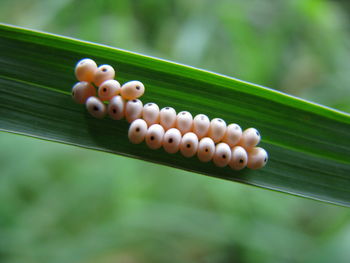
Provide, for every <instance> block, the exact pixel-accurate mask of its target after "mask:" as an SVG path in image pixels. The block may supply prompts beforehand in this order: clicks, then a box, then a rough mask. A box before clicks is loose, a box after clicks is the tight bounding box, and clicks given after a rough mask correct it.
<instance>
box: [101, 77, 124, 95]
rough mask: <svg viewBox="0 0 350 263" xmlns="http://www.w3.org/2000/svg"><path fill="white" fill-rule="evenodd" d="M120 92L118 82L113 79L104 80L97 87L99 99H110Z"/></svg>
mask: <svg viewBox="0 0 350 263" xmlns="http://www.w3.org/2000/svg"><path fill="white" fill-rule="evenodd" d="M119 93H120V84H119V82H118V81H116V80H114V79H109V80H106V81H104V82H103V83H102V84H101V85H100V87H99V88H98V96H99V98H100V99H101V100H110V99H111V98H112V97H114V96H116V95H118V94H119Z"/></svg>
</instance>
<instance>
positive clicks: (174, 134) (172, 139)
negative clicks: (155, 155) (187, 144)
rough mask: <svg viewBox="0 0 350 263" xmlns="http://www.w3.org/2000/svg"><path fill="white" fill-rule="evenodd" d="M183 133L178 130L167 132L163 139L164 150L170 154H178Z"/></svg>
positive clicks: (172, 129) (173, 129)
mask: <svg viewBox="0 0 350 263" xmlns="http://www.w3.org/2000/svg"><path fill="white" fill-rule="evenodd" d="M181 138H182V137H181V132H180V131H179V130H178V129H176V128H171V129H169V130H167V131H166V132H165V134H164V137H163V148H164V150H165V151H166V152H168V153H176V152H177V151H178V150H179V148H180V142H181Z"/></svg>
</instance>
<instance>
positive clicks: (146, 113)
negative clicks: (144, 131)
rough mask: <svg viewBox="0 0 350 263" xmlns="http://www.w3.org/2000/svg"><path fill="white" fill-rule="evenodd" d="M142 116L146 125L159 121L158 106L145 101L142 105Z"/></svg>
mask: <svg viewBox="0 0 350 263" xmlns="http://www.w3.org/2000/svg"><path fill="white" fill-rule="evenodd" d="M142 118H143V119H144V120H145V121H146V122H147V124H148V125H152V124H155V123H159V107H158V105H157V104H155V103H147V104H145V106H143V110H142Z"/></svg>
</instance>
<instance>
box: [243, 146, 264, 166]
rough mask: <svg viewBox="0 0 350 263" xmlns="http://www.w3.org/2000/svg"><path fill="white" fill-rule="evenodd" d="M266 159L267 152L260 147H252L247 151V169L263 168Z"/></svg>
mask: <svg viewBox="0 0 350 263" xmlns="http://www.w3.org/2000/svg"><path fill="white" fill-rule="evenodd" d="M267 160H268V155H267V152H266V151H265V150H264V149H263V148H261V147H253V148H251V149H249V151H248V163H247V167H248V168H249V169H254V170H255V169H260V168H263V167H264V166H265V165H266V163H267Z"/></svg>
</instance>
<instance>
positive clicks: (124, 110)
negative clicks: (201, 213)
mask: <svg viewBox="0 0 350 263" xmlns="http://www.w3.org/2000/svg"><path fill="white" fill-rule="evenodd" d="M75 75H76V77H77V79H78V80H79V82H78V83H76V84H75V85H74V86H73V89H72V96H73V99H74V100H75V101H76V102H77V103H81V104H83V103H85V104H86V108H87V110H88V112H89V113H90V114H91V115H92V116H94V117H96V118H103V117H104V116H105V115H106V114H107V113H108V114H109V116H110V117H111V118H112V119H115V120H120V119H122V118H124V117H125V118H126V120H127V121H128V122H129V123H131V125H130V129H129V133H128V135H129V139H130V141H131V142H132V143H141V142H142V141H143V140H145V141H146V144H147V145H148V146H149V147H150V148H151V149H158V148H160V147H161V146H163V148H164V149H165V151H167V152H168V153H175V152H177V151H178V150H180V152H181V153H182V154H183V155H184V156H185V157H191V156H193V155H195V154H197V156H198V158H199V160H200V161H203V162H207V161H210V160H212V159H213V162H214V163H215V165H217V166H219V167H223V166H226V165H229V166H230V167H231V168H233V169H235V170H240V169H243V168H244V167H245V166H247V167H248V168H251V169H259V168H262V167H264V166H265V164H266V162H267V159H268V155H267V152H266V151H265V150H264V149H263V148H261V147H255V146H256V145H257V144H258V143H259V142H260V139H261V138H260V134H259V132H258V131H257V130H256V129H255V128H249V129H246V130H244V131H242V129H241V127H240V126H239V125H238V124H230V125H228V126H227V125H226V123H225V121H224V120H223V119H220V118H215V119H213V120H211V121H210V120H209V118H208V117H207V116H206V115H204V114H198V115H196V116H195V117H194V118H193V117H192V115H191V113H190V112H188V111H181V112H180V113H178V114H176V111H175V109H173V108H171V107H165V108H163V109H161V110H160V109H159V107H158V105H157V104H155V103H147V104H145V105H143V103H142V101H141V100H139V99H138V98H140V97H141V96H142V95H143V94H144V91H145V87H144V85H143V84H142V82H140V81H136V80H135V81H129V82H127V83H125V84H124V85H122V86H121V85H120V84H119V82H118V81H117V80H114V77H115V70H114V69H113V67H111V66H109V65H101V66H99V67H97V64H96V63H95V62H94V61H93V60H91V59H83V60H81V61H79V62H78V63H77V65H76V68H75ZM94 85H96V86H97V87H98V92H97V93H98V97H97V96H96V88H95V87H94ZM104 101H108V102H109V103H108V105H106V104H105V103H104ZM147 134H148V135H147ZM149 134H152V135H149ZM169 136H170V137H171V138H170V137H169ZM147 138H149V139H147ZM215 144H216V145H215ZM181 145H185V146H186V147H185V146H181Z"/></svg>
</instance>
